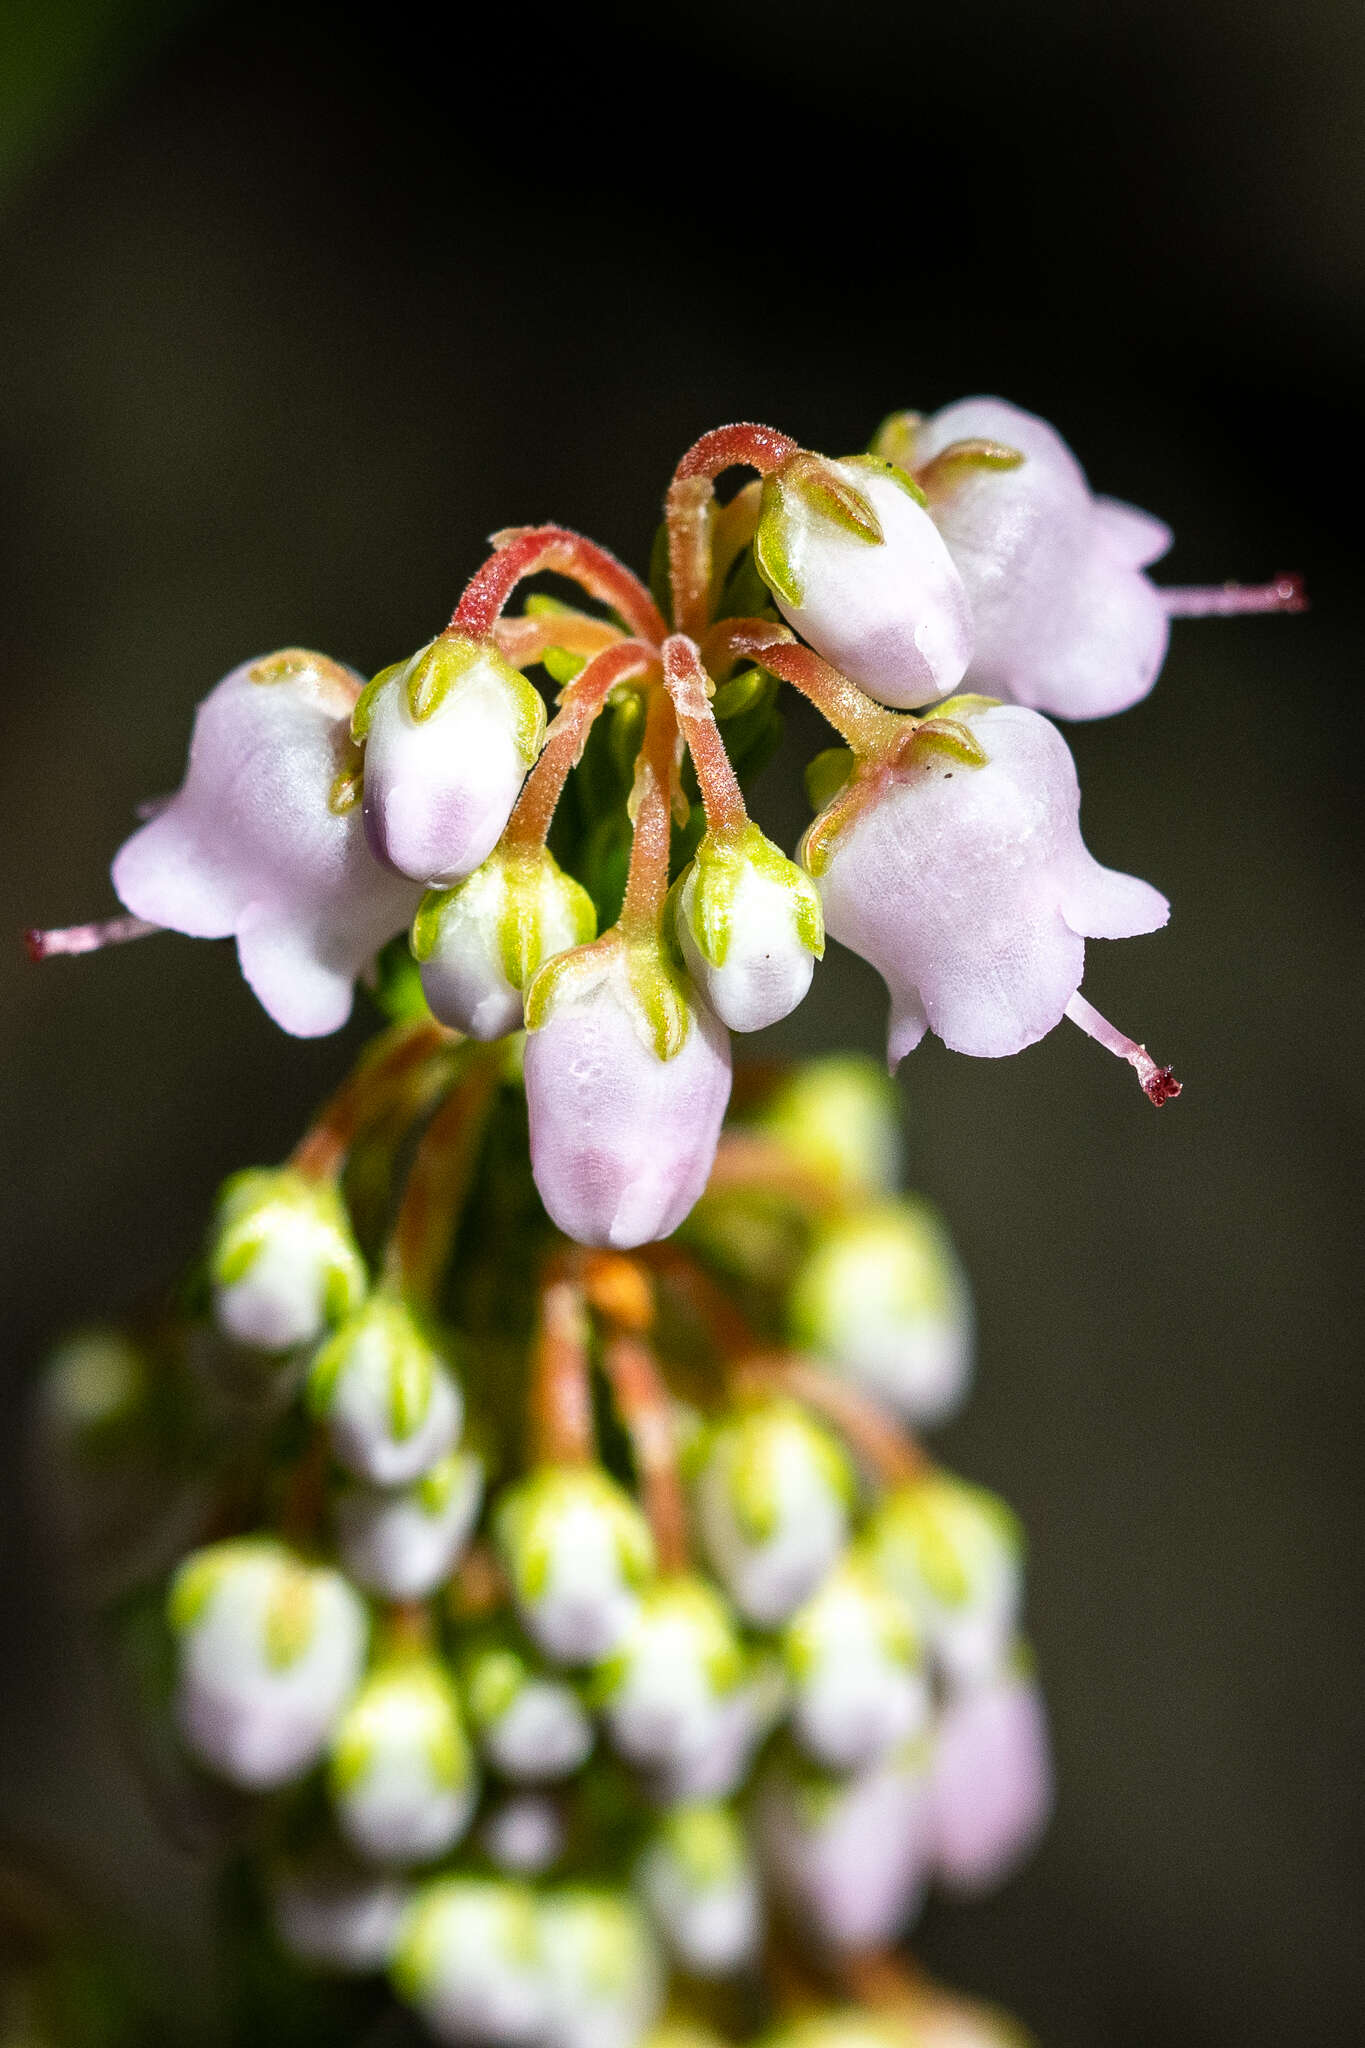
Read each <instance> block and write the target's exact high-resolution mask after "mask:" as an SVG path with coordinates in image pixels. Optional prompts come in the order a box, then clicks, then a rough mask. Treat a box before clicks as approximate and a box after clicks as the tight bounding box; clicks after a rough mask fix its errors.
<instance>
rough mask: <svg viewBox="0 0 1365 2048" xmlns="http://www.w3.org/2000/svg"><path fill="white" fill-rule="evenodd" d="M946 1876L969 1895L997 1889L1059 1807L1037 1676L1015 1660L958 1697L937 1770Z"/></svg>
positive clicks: (933, 1789)
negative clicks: (1054, 1806) (1054, 1798)
mask: <svg viewBox="0 0 1365 2048" xmlns="http://www.w3.org/2000/svg"><path fill="white" fill-rule="evenodd" d="M930 1806H931V1812H932V1827H933V1836H934V1859H935V1867H936V1870H937V1873H938V1878H939V1882H940V1883H941V1884H943V1885H944V1886H945V1887H946V1888H947V1889H948V1890H950V1891H952V1892H954V1893H955V1894H958V1895H959V1896H961V1897H964V1898H970V1897H972V1896H974V1895H975V1894H976V1893H978V1892H983V1891H989V1890H990V1888H991V1887H992V1886H993V1885H995V1884H998V1883H999V1882H1000V1880H1001V1879H1002V1878H1003V1877H1007V1876H1008V1875H1009V1873H1010V1871H1011V1870H1013V1869H1014V1868H1015V1867H1016V1865H1017V1864H1019V1863H1021V1862H1022V1861H1023V1859H1024V1858H1025V1857H1026V1856H1027V1855H1028V1853H1029V1851H1030V1850H1031V1849H1032V1848H1033V1846H1034V1844H1035V1842H1036V1841H1037V1840H1038V1837H1039V1836H1040V1835H1041V1833H1042V1831H1043V1829H1044V1827H1045V1826H1046V1824H1047V1819H1048V1814H1049V1812H1050V1810H1051V1806H1052V1763H1051V1757H1050V1754H1049V1747H1048V1737H1047V1717H1046V1715H1045V1713H1044V1710H1043V1699H1042V1694H1041V1692H1040V1691H1039V1688H1038V1685H1037V1682H1036V1681H1035V1679H1034V1678H1033V1675H1032V1673H1031V1671H1030V1670H1029V1668H1028V1665H1027V1662H1026V1661H1023V1660H1017V1659H1015V1660H1011V1661H1010V1662H1009V1663H1007V1664H1006V1665H1005V1666H1004V1668H1003V1669H1001V1670H999V1671H997V1672H995V1673H993V1674H992V1675H991V1676H990V1677H988V1678H986V1679H985V1680H983V1682H982V1683H981V1684H979V1685H976V1686H972V1687H970V1688H969V1689H968V1690H966V1691H964V1692H961V1693H958V1694H956V1695H954V1696H953V1697H952V1698H950V1699H949V1700H948V1702H947V1704H946V1705H945V1707H944V1711H943V1717H942V1719H941V1720H940V1722H939V1725H938V1728H937V1731H936V1734H935V1742H934V1755H933V1763H932V1766H931V1772H930Z"/></svg>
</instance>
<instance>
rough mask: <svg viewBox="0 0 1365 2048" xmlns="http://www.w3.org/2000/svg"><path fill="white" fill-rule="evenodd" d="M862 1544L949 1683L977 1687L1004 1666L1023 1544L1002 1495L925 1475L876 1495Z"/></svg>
mask: <svg viewBox="0 0 1365 2048" xmlns="http://www.w3.org/2000/svg"><path fill="white" fill-rule="evenodd" d="M866 1542H867V1544H868V1548H869V1552H870V1554H871V1555H872V1556H873V1558H874V1559H875V1560H876V1564H877V1568H878V1570H879V1571H880V1572H881V1574H882V1576H883V1577H884V1578H885V1580H886V1581H887V1583H888V1585H890V1586H892V1587H893V1588H894V1589H895V1591H896V1592H897V1593H898V1594H899V1596H900V1597H901V1599H903V1600H904V1601H905V1602H906V1604H907V1605H908V1606H909V1607H910V1608H911V1609H912V1611H913V1612H914V1613H915V1615H916V1616H917V1618H918V1620H919V1625H920V1628H921V1630H922V1631H923V1634H924V1638H925V1641H926V1644H927V1645H928V1648H929V1650H930V1652H931V1654H932V1655H933V1656H934V1658H935V1659H936V1661H937V1662H938V1664H939V1665H940V1666H941V1668H942V1670H943V1672H944V1673H945V1675H946V1676H947V1677H948V1678H949V1679H950V1680H952V1681H954V1682H956V1683H959V1684H964V1685H966V1684H972V1683H976V1682H978V1681H980V1680H982V1679H984V1678H986V1677H988V1676H989V1675H990V1674H991V1673H992V1672H993V1671H995V1670H996V1669H998V1668H999V1666H1000V1663H1001V1661H1002V1659H1003V1658H1004V1657H1006V1656H1007V1654H1008V1652H1009V1648H1010V1645H1011V1642H1012V1640H1013V1637H1014V1632H1015V1629H1016V1627H1017V1624H1018V1619H1019V1609H1020V1605H1021V1601H1022V1597H1023V1541H1022V1538H1021V1535H1020V1531H1019V1524H1018V1522H1017V1521H1016V1520H1015V1517H1014V1515H1013V1514H1012V1513H1011V1511H1010V1509H1009V1508H1008V1507H1007V1506H1006V1505H1005V1503H1004V1501H1002V1500H999V1499H998V1498H997V1497H996V1495H995V1494H993V1493H987V1491H986V1490H985V1488H984V1487H980V1486H969V1485H968V1484H967V1483H966V1481H965V1480H962V1479H956V1478H954V1477H953V1475H952V1474H951V1473H949V1472H942V1471H935V1472H929V1473H926V1474H925V1475H924V1476H923V1477H922V1478H919V1479H911V1480H907V1481H906V1482H905V1483H904V1484H903V1485H901V1486H898V1487H897V1488H896V1489H895V1490H894V1492H892V1493H889V1494H888V1495H887V1496H886V1498H885V1499H884V1500H883V1501H882V1502H880V1504H879V1505H878V1507H877V1509H876V1510H875V1512H874V1514H873V1516H872V1518H871V1520H870V1522H869V1523H868V1527H867V1531H866Z"/></svg>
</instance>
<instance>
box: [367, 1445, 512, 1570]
mask: <svg viewBox="0 0 1365 2048" xmlns="http://www.w3.org/2000/svg"><path fill="white" fill-rule="evenodd" d="M483 1487H484V1467H483V1460H482V1459H481V1458H480V1457H479V1456H478V1455H477V1454H476V1453H475V1452H474V1451H452V1452H451V1453H450V1455H449V1456H448V1457H445V1458H440V1459H438V1460H437V1462H436V1464H434V1465H433V1466H432V1467H431V1469H430V1470H429V1471H427V1472H424V1473H423V1474H422V1477H421V1478H420V1479H415V1480H413V1481H412V1482H411V1483H410V1484H409V1485H407V1486H399V1487H395V1486H370V1485H367V1484H366V1483H365V1482H364V1481H355V1482H352V1483H351V1484H349V1485H347V1486H345V1487H344V1488H343V1489H342V1490H341V1492H340V1493H339V1494H338V1496H337V1501H336V1536H337V1549H338V1551H339V1552H340V1555H341V1561H342V1563H343V1564H344V1565H345V1567H346V1570H347V1572H348V1573H349V1574H350V1576H351V1578H353V1579H354V1580H355V1582H356V1584H357V1585H358V1586H363V1587H364V1588H365V1591H366V1592H367V1593H379V1594H382V1595H383V1596H384V1598H385V1599H388V1600H424V1599H425V1598H426V1597H427V1595H428V1594H429V1593H434V1592H435V1591H436V1589H437V1587H438V1586H441V1585H444V1584H445V1582H446V1580H447V1579H448V1578H449V1577H450V1575H451V1573H452V1572H453V1571H454V1569H455V1567H456V1565H457V1564H458V1563H459V1561H460V1558H461V1556H462V1555H463V1552H464V1549H465V1546H466V1544H467V1543H468V1541H469V1539H470V1536H471V1535H472V1534H473V1531H474V1525H475V1523H476V1522H477V1520H478V1516H479V1508H480V1505H481V1503H482V1500H483Z"/></svg>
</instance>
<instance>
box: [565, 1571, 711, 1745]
mask: <svg viewBox="0 0 1365 2048" xmlns="http://www.w3.org/2000/svg"><path fill="white" fill-rule="evenodd" d="M744 1675H745V1663H744V1652H743V1650H742V1648H741V1646H740V1642H739V1637H738V1635H737V1633H736V1630H735V1625H734V1620H733V1617H732V1616H731V1614H730V1611H729V1609H728V1607H727V1606H726V1604H725V1602H724V1600H722V1598H721V1597H720V1595H719V1594H718V1593H717V1592H716V1591H715V1590H714V1588H713V1587H711V1586H710V1585H708V1584H707V1582H706V1581H705V1580H704V1579H701V1578H691V1577H689V1578H671V1579H665V1580H663V1581H661V1582H660V1583H659V1584H658V1585H655V1586H651V1587H650V1588H649V1589H648V1590H647V1591H646V1592H645V1594H644V1595H643V1597H642V1598H641V1601H640V1605H639V1611H638V1613H637V1614H636V1616H635V1619H634V1621H633V1623H632V1624H631V1627H630V1628H629V1630H628V1631H627V1633H626V1635H625V1636H624V1638H623V1639H622V1641H621V1643H620V1645H619V1646H618V1648H617V1649H616V1650H615V1652H614V1653H613V1655H612V1656H611V1657H610V1658H609V1659H608V1660H607V1661H606V1663H604V1664H603V1665H602V1667H601V1669H600V1670H599V1671H598V1673H597V1676H596V1680H595V1682H594V1687H593V1695H594V1700H595V1702H596V1704H597V1705H599V1706H600V1707H601V1708H602V1711H603V1716H604V1718H605V1720H606V1724H607V1730H608V1733H609V1734H610V1736H611V1740H612V1744H613V1746H614V1747H615V1749H616V1750H617V1751H618V1752H619V1754H620V1755H621V1756H623V1757H625V1758H626V1759H627V1760H628V1762H630V1763H633V1764H640V1765H643V1766H646V1767H654V1768H658V1769H667V1768H669V1767H670V1766H673V1765H675V1764H678V1763H680V1762H683V1761H685V1760H686V1759H687V1758H689V1757H692V1756H696V1755H699V1754H703V1753H705V1752H706V1751H708V1750H709V1749H711V1748H712V1746H713V1745H714V1744H715V1743H716V1741H717V1739H718V1737H719V1733H720V1731H721V1730H722V1728H723V1727H724V1725H725V1719H726V1708H727V1701H728V1700H729V1699H730V1697H731V1696H732V1695H733V1694H734V1693H736V1692H737V1690H738V1688H739V1686H740V1684H741V1682H742V1681H743V1678H744Z"/></svg>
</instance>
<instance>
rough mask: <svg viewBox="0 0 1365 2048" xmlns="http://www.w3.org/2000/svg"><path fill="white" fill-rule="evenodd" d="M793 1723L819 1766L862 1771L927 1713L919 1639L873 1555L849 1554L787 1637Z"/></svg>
mask: <svg viewBox="0 0 1365 2048" xmlns="http://www.w3.org/2000/svg"><path fill="white" fill-rule="evenodd" d="M782 1650H783V1656H784V1659H785V1661H786V1666H787V1674H788V1678H789V1681H790V1684H791V1717H792V1729H793V1732H794V1733H795V1735H796V1738H797V1740H798V1742H799V1743H800V1744H801V1746H802V1748H803V1749H804V1750H805V1751H806V1752H807V1754H808V1755H810V1756H811V1757H813V1758H814V1760H815V1761H816V1762H817V1763H821V1764H824V1765H825V1766H826V1767H827V1768H828V1769H830V1770H836V1771H849V1770H862V1769H865V1768H866V1767H867V1766H868V1765H870V1764H874V1763H876V1762H877V1761H878V1760H879V1759H880V1758H881V1757H883V1756H885V1755H886V1754H887V1752H888V1751H890V1750H892V1749H894V1748H896V1747H898V1746H899V1745H900V1744H902V1743H904V1742H905V1741H906V1740H907V1739H908V1738H909V1737H911V1736H913V1735H920V1734H922V1733H923V1731H924V1728H925V1726H926V1724H927V1722H928V1719H929V1686H928V1681H927V1679H926V1676H925V1671H924V1658H923V1652H922V1651H921V1648H920V1643H919V1637H918V1635H917V1634H916V1631H915V1626H914V1623H913V1622H912V1620H911V1619H910V1615H909V1612H908V1610H907V1608H906V1605H905V1603H904V1602H903V1601H901V1600H898V1599H897V1598H896V1597H895V1596H894V1594H892V1593H891V1592H890V1591H889V1590H888V1589H887V1587H886V1586H884V1585H883V1584H882V1583H881V1582H880V1580H879V1579H878V1576H877V1574H876V1572H875V1570H873V1569H872V1568H871V1567H870V1566H869V1564H868V1562H867V1561H866V1559H864V1558H861V1557H857V1556H852V1555H850V1556H848V1557H845V1558H844V1559H843V1560H842V1561H841V1562H840V1563H839V1564H838V1565H836V1566H835V1568H834V1570H833V1571H832V1572H831V1573H830V1574H829V1576H828V1578H827V1579H825V1581H824V1583H823V1584H822V1585H821V1586H820V1587H819V1589H818V1590H817V1591H816V1592H815V1593H813V1594H812V1595H811V1597H810V1599H809V1600H807V1601H806V1603H805V1605H804V1606H803V1607H801V1608H799V1609H798V1610H797V1612H796V1613H795V1614H794V1615H793V1617H792V1619H791V1620H790V1621H789V1622H788V1624H787V1627H786V1630H785V1632H784V1634H783V1639H782Z"/></svg>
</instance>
